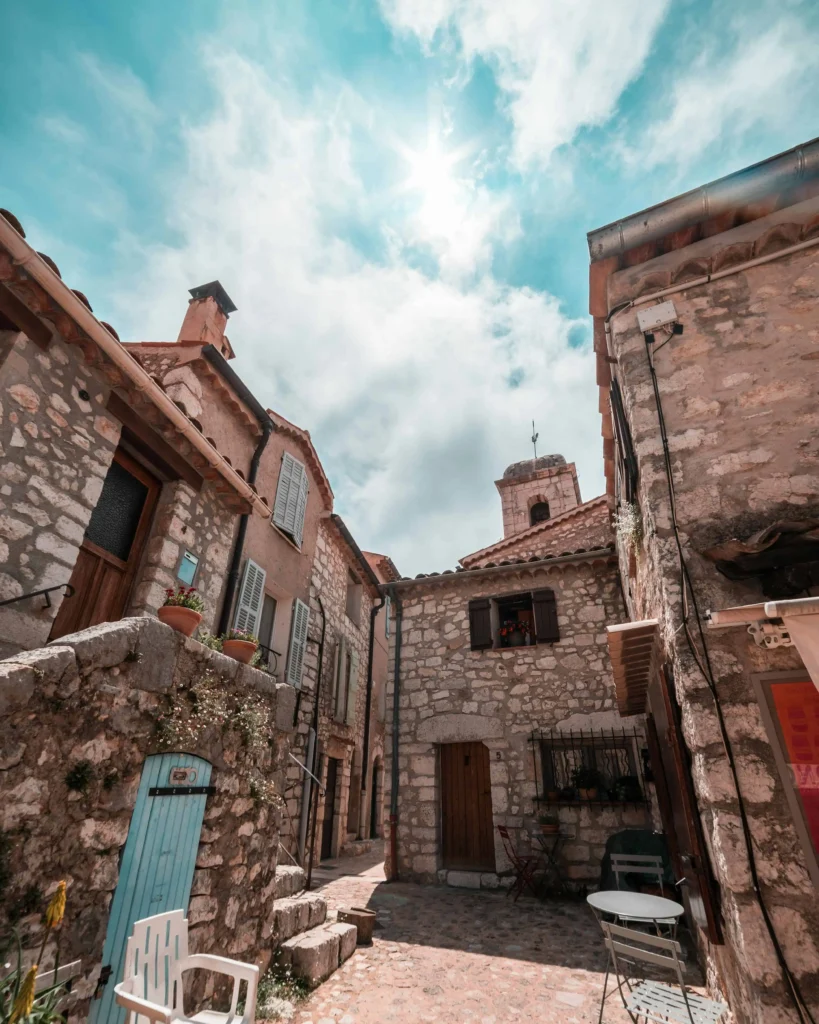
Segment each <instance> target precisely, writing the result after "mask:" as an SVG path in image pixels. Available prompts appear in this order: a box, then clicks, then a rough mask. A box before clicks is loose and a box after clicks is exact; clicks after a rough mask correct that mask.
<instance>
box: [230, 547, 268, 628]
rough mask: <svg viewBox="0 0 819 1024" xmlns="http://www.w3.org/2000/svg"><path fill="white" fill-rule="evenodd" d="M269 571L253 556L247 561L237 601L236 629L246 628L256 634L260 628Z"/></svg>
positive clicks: (234, 622)
mask: <svg viewBox="0 0 819 1024" xmlns="http://www.w3.org/2000/svg"><path fill="white" fill-rule="evenodd" d="M266 575H267V573H266V572H265V570H264V569H263V568H262V567H261V566H260V565H257V564H256V563H255V562H254V561H253V560H252V559H251V558H248V560H247V561H246V562H245V573H244V576H243V577H242V585H241V587H240V588H239V600H238V601H237V602H236V615H235V616H234V619H233V628H234V629H245V630H247V631H248V633H253V634H254V635H255V634H256V632H257V630H258V628H259V616H260V615H261V614H262V602H263V600H264V581H265V576H266Z"/></svg>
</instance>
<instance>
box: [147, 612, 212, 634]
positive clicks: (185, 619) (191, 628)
mask: <svg viewBox="0 0 819 1024" xmlns="http://www.w3.org/2000/svg"><path fill="white" fill-rule="evenodd" d="M156 617H157V618H158V619H159V621H160V622H164V623H165V625H166V626H170V627H171V629H175V630H176V631H177V633H184V635H185V636H193V634H194V633H195V632H196V629H197V627H198V625H199V623H200V622H201V621H202V613H201V612H195V611H194V610H193V608H185V607H183V606H182V605H178V604H163V605H162V607H161V608H158V609H157V613H156Z"/></svg>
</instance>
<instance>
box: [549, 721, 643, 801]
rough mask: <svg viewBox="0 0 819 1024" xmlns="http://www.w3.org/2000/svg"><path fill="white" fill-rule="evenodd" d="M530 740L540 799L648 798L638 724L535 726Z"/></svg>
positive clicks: (628, 799)
mask: <svg viewBox="0 0 819 1024" xmlns="http://www.w3.org/2000/svg"><path fill="white" fill-rule="evenodd" d="M530 742H531V744H532V761H533V764H534V769H535V786H536V801H537V803H538V804H555V805H561V804H562V805H568V804H571V805H577V804H588V803H592V804H632V805H640V806H642V805H645V804H646V803H647V796H646V782H647V781H650V779H648V778H647V777H646V772H645V758H644V756H643V747H644V743H645V740H644V738H643V737H642V736H641V735H640V733H638V732H637V731H636V730H633V729H632V730H626V729H594V730H592V729H580V730H571V731H566V732H558V731H556V730H554V729H535V731H534V732H533V733H532V735H531V738H530Z"/></svg>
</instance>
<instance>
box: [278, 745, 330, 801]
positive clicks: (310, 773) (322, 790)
mask: <svg viewBox="0 0 819 1024" xmlns="http://www.w3.org/2000/svg"><path fill="white" fill-rule="evenodd" d="M287 756H288V757H289V758H290V760H291V761H295V762H296V764H297V765H298V766H299V768H301V770H302V771H303V772H304V773H305V775H309V776H310V778H311V779H312V780H313V782H315V784H316V785H317V786H318V788H319V789H320V790H321V792H322V793H324V792H325V789H324V786H322V784H321V782H320V781H319V780H318V779H317V778H316V777H315V775H314V774H313V773H312V772H311V771H310V769H309V768H308V767H307V766H306V765H303V764H302V763H301V761H300V760H299V759H298V758H297V757H294V756H293V754H291V753H290V751H289V750H288V752H287Z"/></svg>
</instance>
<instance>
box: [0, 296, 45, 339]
mask: <svg viewBox="0 0 819 1024" xmlns="http://www.w3.org/2000/svg"><path fill="white" fill-rule="evenodd" d="M0 313H3V314H4V315H5V316H6V317H7V319H9V320H11V322H12V323H13V324H14V326H15V327H16V328H17V329H18V330H20V331H22V332H23V333H24V334H25V335H27V336H28V337H29V338H31V340H32V341H33V342H34V343H35V344H37V345H39V346H40V348H48V346H49V345H50V344H51V331H50V330H49V328H48V327H47V326H46V325H45V324H44V323H43V321H42V320H41V319H40V318H39V317H38V316H37V315H36V313H32V312H31V310H30V309H29V308H28V306H26V305H25V304H24V303H23V302H21V301H20V299H18V298H17V296H16V295H15V294H14V293H13V292H12V291H11V290H10V289H9V288H7V287H6V286H5V285H4V284H0Z"/></svg>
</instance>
